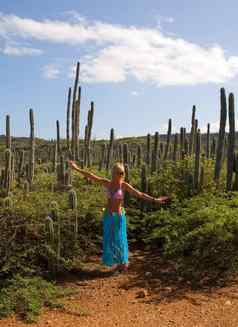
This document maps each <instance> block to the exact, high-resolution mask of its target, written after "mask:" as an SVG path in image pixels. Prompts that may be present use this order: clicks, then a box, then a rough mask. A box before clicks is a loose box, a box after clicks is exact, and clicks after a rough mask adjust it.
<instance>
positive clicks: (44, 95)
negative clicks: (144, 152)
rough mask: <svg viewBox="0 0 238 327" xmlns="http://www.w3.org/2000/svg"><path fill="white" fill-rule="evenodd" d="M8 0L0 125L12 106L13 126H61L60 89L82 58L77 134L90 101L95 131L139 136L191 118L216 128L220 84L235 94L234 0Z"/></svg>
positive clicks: (0, 53) (0, 50) (1, 42)
mask: <svg viewBox="0 0 238 327" xmlns="http://www.w3.org/2000/svg"><path fill="white" fill-rule="evenodd" d="M32 4H33V1H30V0H21V1H18V0H11V1H8V2H7V1H2V2H1V3H0V66H1V74H0V87H1V110H0V121H1V125H0V134H2V133H3V132H4V117H5V115H6V114H10V116H11V120H12V134H13V135H16V136H27V135H28V134H29V123H28V120H29V119H28V109H29V108H33V109H34V111H35V120H36V132H37V136H39V137H44V138H54V137H55V134H56V132H55V122H56V120H57V119H58V120H60V123H61V134H62V136H65V115H66V96H67V90H68V87H69V86H72V84H73V77H72V76H73V67H74V66H75V64H76V62H77V61H78V60H79V61H80V62H81V75H80V84H81V86H82V116H81V117H82V120H81V123H80V127H81V133H80V134H81V136H82V135H83V131H84V126H85V122H86V114H87V110H88V109H89V105H90V101H94V102H95V120H94V127H93V137H96V138H102V137H103V138H104V137H108V136H109V133H110V128H112V127H114V129H115V133H116V136H118V137H121V136H133V135H134V136H139V135H146V134H147V133H151V134H153V133H154V132H155V131H159V132H160V133H163V132H165V130H166V128H167V127H166V125H167V121H168V119H169V118H172V120H173V132H177V131H178V130H179V128H180V127H181V126H184V127H187V128H190V120H191V118H190V117H191V108H192V105H193V104H195V105H196V106H197V117H198V119H199V126H200V128H201V129H202V130H204V129H205V126H206V124H207V122H210V123H211V126H212V130H213V131H216V130H217V127H218V122H219V88H220V87H221V86H224V87H225V88H226V91H227V93H228V92H234V94H235V96H236V94H237V91H236V90H237V81H238V78H237V75H238V43H237V30H238V29H237V27H238V26H237V25H238V23H237V17H236V15H237V9H238V4H237V2H236V1H235V0H229V1H227V2H226V4H225V5H224V3H223V2H222V1H218V0H211V1H209V2H208V1H205V0H200V1H196V2H195V1H191V0H190V1H188V0H180V1H174V0H166V1H165V0H163V1H159V0H137V1H135V0H134V1H133V0H132V1H126V0H121V1H109V0H101V1H92V0H87V1H86V0H82V1H75V0H67V1H66V0H60V1H56V0H51V1H45V0H42V1H39V2H36V1H34V6H33V5H32Z"/></svg>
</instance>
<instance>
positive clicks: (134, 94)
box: [131, 91, 140, 97]
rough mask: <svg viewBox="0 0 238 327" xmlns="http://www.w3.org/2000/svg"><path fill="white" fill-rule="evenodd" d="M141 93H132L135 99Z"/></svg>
mask: <svg viewBox="0 0 238 327" xmlns="http://www.w3.org/2000/svg"><path fill="white" fill-rule="evenodd" d="M139 94H140V93H139V92H138V91H132V92H131V95H133V96H134V97H137V96H138V95H139Z"/></svg>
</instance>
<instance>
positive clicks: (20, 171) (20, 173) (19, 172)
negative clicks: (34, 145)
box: [17, 150, 25, 183]
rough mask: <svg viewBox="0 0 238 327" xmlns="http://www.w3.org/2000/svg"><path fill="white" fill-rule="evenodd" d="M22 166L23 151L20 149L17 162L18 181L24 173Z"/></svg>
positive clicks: (23, 161) (23, 164)
mask: <svg viewBox="0 0 238 327" xmlns="http://www.w3.org/2000/svg"><path fill="white" fill-rule="evenodd" d="M24 166H25V151H24V150H21V152H20V159H19V164H18V176H17V179H18V182H19V183H20V180H21V177H22V176H23V173H24Z"/></svg>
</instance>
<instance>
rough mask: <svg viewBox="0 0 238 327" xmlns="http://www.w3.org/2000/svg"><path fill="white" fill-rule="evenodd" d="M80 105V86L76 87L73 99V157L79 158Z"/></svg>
mask: <svg viewBox="0 0 238 327" xmlns="http://www.w3.org/2000/svg"><path fill="white" fill-rule="evenodd" d="M80 107H81V87H80V86H79V88H78V98H77V100H76V101H75V113H74V119H75V122H74V152H75V154H74V158H75V159H77V160H79V132H80V130H79V125H80Z"/></svg>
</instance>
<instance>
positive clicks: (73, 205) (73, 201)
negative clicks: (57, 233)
mask: <svg viewBox="0 0 238 327" xmlns="http://www.w3.org/2000/svg"><path fill="white" fill-rule="evenodd" d="M69 207H70V209H71V210H73V211H74V214H75V223H74V234H75V239H77V237H78V215H77V207H78V200H77V194H76V192H75V190H71V191H70V192H69Z"/></svg>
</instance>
